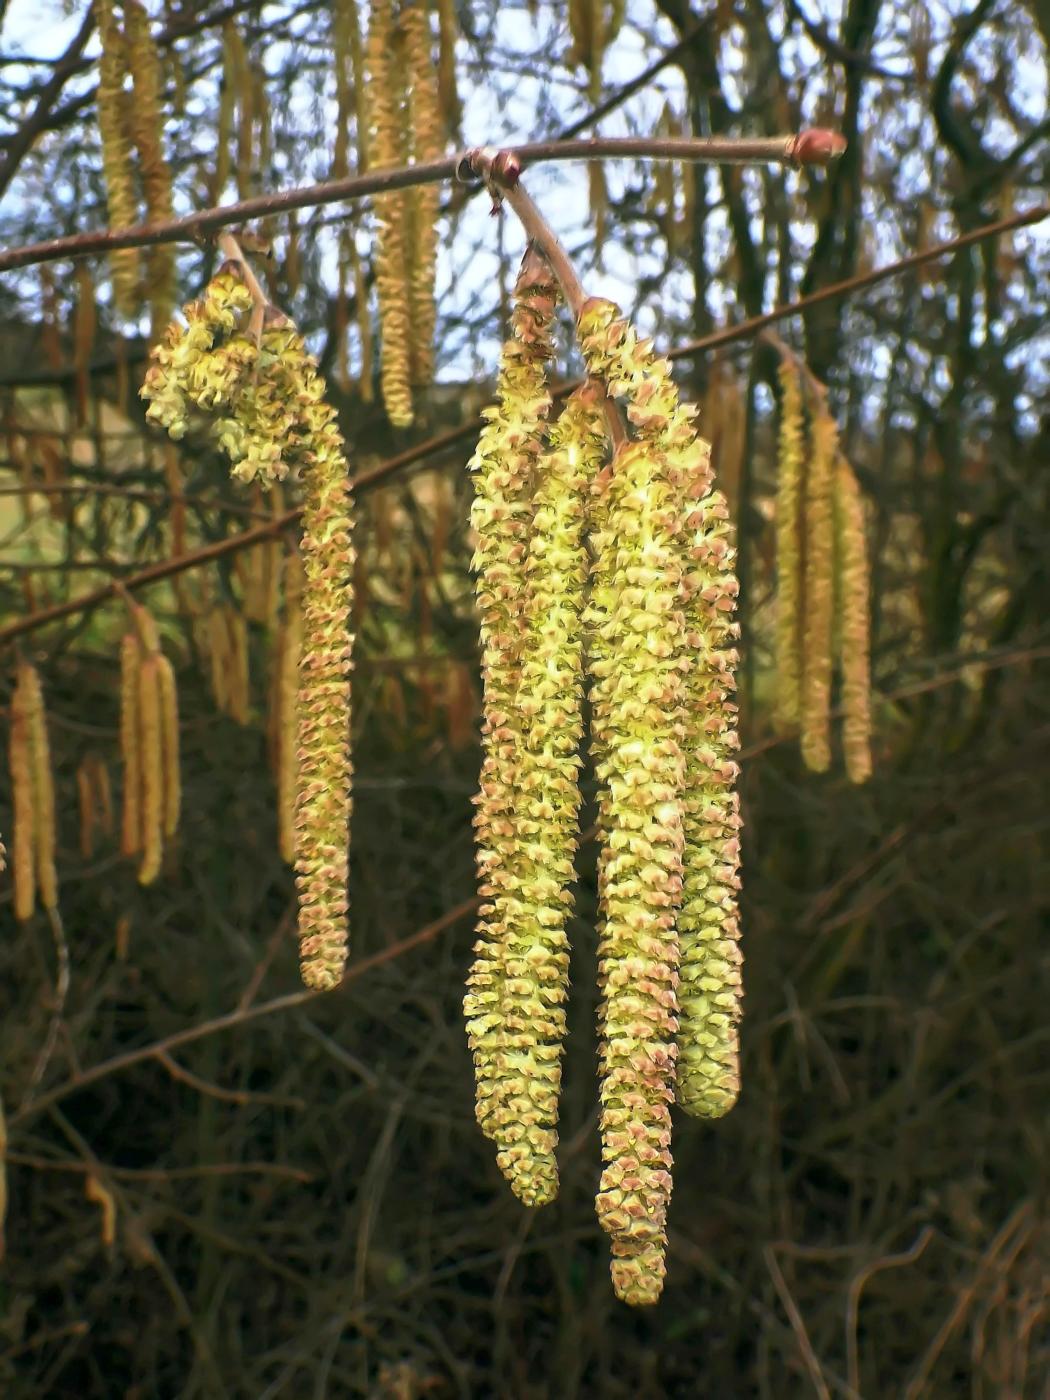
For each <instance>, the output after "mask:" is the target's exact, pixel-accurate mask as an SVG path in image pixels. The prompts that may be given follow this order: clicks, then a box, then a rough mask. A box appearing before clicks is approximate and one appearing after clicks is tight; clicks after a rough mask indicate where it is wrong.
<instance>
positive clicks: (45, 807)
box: [18, 661, 58, 909]
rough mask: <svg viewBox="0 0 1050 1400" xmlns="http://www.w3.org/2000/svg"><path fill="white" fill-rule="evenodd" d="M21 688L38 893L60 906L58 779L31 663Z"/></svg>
mask: <svg viewBox="0 0 1050 1400" xmlns="http://www.w3.org/2000/svg"><path fill="white" fill-rule="evenodd" d="M18 689H19V690H20V691H21V693H22V706H23V713H24V714H25V717H26V722H27V725H28V732H29V759H30V764H31V766H32V773H33V866H34V870H35V872H36V891H37V895H38V897H39V899H40V903H41V904H42V905H43V906H44V908H45V909H54V908H56V906H57V905H58V877H57V875H56V872H55V779H54V775H53V773H52V772H51V748H50V745H49V744H48V738H47V716H46V714H45V711H44V693H43V690H42V689H41V687H40V676H39V675H38V674H37V671H36V669H35V668H34V667H33V666H30V665H29V663H28V662H25V661H24V662H22V663H21V664H20V665H19V668H18Z"/></svg>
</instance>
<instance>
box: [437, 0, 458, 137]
mask: <svg viewBox="0 0 1050 1400" xmlns="http://www.w3.org/2000/svg"><path fill="white" fill-rule="evenodd" d="M437 12H438V102H439V103H440V106H441V117H442V121H443V124H444V129H445V130H446V131H449V132H458V131H459V123H460V118H461V116H462V111H463V109H462V104H461V103H460V100H459V92H458V91H457V89H456V33H457V25H456V6H455V0H437Z"/></svg>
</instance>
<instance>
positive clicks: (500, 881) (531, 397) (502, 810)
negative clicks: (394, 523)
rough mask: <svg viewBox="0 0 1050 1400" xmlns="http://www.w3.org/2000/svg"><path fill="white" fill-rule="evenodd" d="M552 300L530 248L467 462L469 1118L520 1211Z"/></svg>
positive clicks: (535, 1172)
mask: <svg viewBox="0 0 1050 1400" xmlns="http://www.w3.org/2000/svg"><path fill="white" fill-rule="evenodd" d="M556 301H557V294H556V292H555V289H554V286H553V278H552V275H551V272H550V269H549V267H548V266H547V264H546V262H545V260H544V259H543V258H541V257H540V256H539V254H537V253H535V252H534V251H533V250H531V249H530V250H529V251H528V252H527V253H526V255H525V259H524V261H523V263H522V267H521V271H520V272H519V274H518V280H517V285H516V287H515V306H514V311H513V315H512V323H511V324H512V338H511V339H510V340H508V341H507V342H506V343H505V344H504V346H503V351H502V355H501V358H500V371H499V378H498V382H497V390H496V395H497V403H496V404H495V405H494V406H493V407H491V408H488V409H486V410H485V417H486V418H487V420H488V421H487V423H486V424H485V427H484V429H483V430H482V433H481V437H480V439H479V441H478V446H477V449H476V451H475V453H474V456H473V458H472V459H471V462H470V469H471V470H472V471H473V473H474V504H473V506H472V509H471V524H472V526H473V529H474V531H475V533H476V537H477V545H476V549H475V553H474V559H473V568H474V570H475V572H476V575H477V578H476V596H477V605H478V611H479V614H480V623H481V651H482V659H481V667H482V676H483V681H484V700H483V720H482V754H483V759H482V767H481V781H480V790H479V793H478V796H477V798H476V806H477V810H476V813H475V818H474V826H475V833H476V843H477V869H478V887H479V892H480V894H481V896H482V898H483V900H484V903H483V904H482V907H481V913H480V918H479V924H478V934H479V937H478V941H477V943H476V944H475V947H474V952H475V959H474V963H473V966H472V968H471V971H470V974H469V976H468V979H467V994H466V997H465V998H464V1002H463V1009H464V1013H465V1015H466V1022H467V1039H468V1042H469V1044H470V1048H471V1050H472V1051H473V1055H474V1069H475V1078H476V1083H477V1117H478V1122H479V1124H480V1125H481V1128H482V1129H483V1131H484V1132H485V1133H486V1134H487V1135H488V1136H489V1137H491V1138H493V1139H494V1140H495V1141H496V1143H497V1146H498V1148H499V1151H500V1153H501V1154H504V1153H508V1151H509V1150H510V1149H513V1154H514V1161H513V1163H512V1162H511V1159H510V1157H509V1156H508V1157H505V1158H504V1159H503V1160H505V1161H506V1162H507V1165H508V1167H511V1166H513V1170H514V1176H513V1177H512V1184H514V1185H515V1189H518V1190H519V1191H520V1192H524V1193H525V1194H524V1195H523V1199H525V1198H526V1196H527V1197H528V1200H527V1203H528V1204H541V1203H543V1202H544V1201H547V1200H550V1199H552V1198H553V1196H554V1195H555V1193H556V1192H557V1181H558V1177H557V1166H556V1164H555V1161H554V1153H553V1140H552V1134H551V1132H550V1129H549V1128H548V1127H544V1126H540V1125H539V1123H538V1120H537V1115H536V1112H535V1110H534V1108H533V1107H532V1105H531V1103H530V1099H529V1093H530V1088H531V1085H530V1077H531V1075H532V1067H531V1066H530V1065H528V1064H527V1063H521V1062H518V1061H516V1060H515V1058H514V1056H513V1051H512V1046H511V1044H510V1040H509V1037H511V1036H513V1035H514V1034H515V1033H517V1032H518V1031H519V1030H520V1029H521V1027H520V1026H519V1025H518V1024H512V1023H509V1022H508V1021H507V1019H506V1018H505V1015H504V1009H505V1005H504V998H505V989H506V983H507V967H506V957H507V949H508V945H509V940H510V938H511V925H512V921H513V919H514V918H515V916H516V915H517V914H518V912H519V911H520V908H521V906H520V901H519V899H518V892H517V889H516V885H515V880H514V876H513V871H514V868H515V860H516V857H517V854H518V844H519V842H518V838H519V835H520V832H519V817H518V813H517V810H516V782H517V774H518V770H519V767H520V763H521V755H522V736H521V716H520V711H519V708H518V701H519V678H520V666H521V651H522V640H523V636H522V626H521V610H522V605H523V600H524V596H525V560H526V551H527V546H528V539H529V534H530V528H531V515H532V503H531V502H532V490H533V479H534V474H535V468H536V463H537V461H538V459H539V455H540V452H541V450H542V446H543V438H542V435H543V431H544V425H545V422H546V418H547V414H548V412H549V410H550V402H551V400H550V394H549V392H548V389H547V384H546V364H547V362H548V361H549V360H550V358H551V356H552V355H553V350H554V347H553V341H552V338H551V323H552V319H553V315H554V309H555V305H556ZM548 961H549V959H548ZM523 981H524V983H525V985H524V987H523V988H522V991H523V992H524V993H525V995H526V996H528V995H530V994H531V995H532V997H533V998H534V1000H535V1001H536V1002H537V1003H538V1004H539V1006H540V1007H542V997H541V995H540V994H539V992H538V990H537V988H538V985H539V983H538V979H535V978H533V979H530V978H528V977H526V978H525V979H523ZM515 994H517V993H515Z"/></svg>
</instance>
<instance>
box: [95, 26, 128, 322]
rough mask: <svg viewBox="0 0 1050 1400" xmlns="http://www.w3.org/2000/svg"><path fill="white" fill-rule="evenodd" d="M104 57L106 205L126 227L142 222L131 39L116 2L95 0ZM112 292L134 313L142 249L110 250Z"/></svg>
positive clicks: (101, 110) (113, 222) (122, 308)
mask: <svg viewBox="0 0 1050 1400" xmlns="http://www.w3.org/2000/svg"><path fill="white" fill-rule="evenodd" d="M95 14H96V16H97V19H98V33H99V40H100V42H101V45H102V57H101V59H100V60H99V82H98V125H99V134H100V136H101V138H102V173H103V176H104V178H105V182H106V208H107V211H108V216H109V224H110V227H111V228H127V227H130V226H131V225H132V224H135V223H137V222H138V200H137V198H136V196H135V181H134V175H133V172H132V167H131V135H130V132H129V131H128V128H127V125H126V121H125V117H126V103H125V101H124V80H125V79H126V77H127V75H128V53H127V42H126V40H125V37H124V35H123V34H122V33H121V30H120V26H119V25H118V23H117V19H116V15H115V14H114V8H113V0H95ZM110 266H111V267H112V269H113V294H114V298H115V301H116V305H117V310H118V311H119V312H120V313H121V314H122V315H124V316H134V315H135V314H136V313H137V311H138V307H139V252H138V249H136V248H121V249H118V250H117V251H116V252H113V253H111V254H110Z"/></svg>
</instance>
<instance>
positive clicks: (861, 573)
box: [835, 457, 871, 783]
mask: <svg viewBox="0 0 1050 1400" xmlns="http://www.w3.org/2000/svg"><path fill="white" fill-rule="evenodd" d="M835 536H836V551H835V557H836V563H837V566H838V579H837V589H836V594H837V599H838V608H839V627H838V638H839V667H840V669H841V672H842V709H843V720H842V751H843V756H844V758H845V762H846V773H847V776H848V777H849V779H850V781H851V782H854V783H863V782H866V781H867V780H868V778H870V777H871V635H870V624H869V619H868V609H869V596H868V594H869V584H868V553H867V546H866V544H865V539H864V502H863V500H862V499H861V494H860V487H859V486H858V485H857V478H856V477H855V476H854V474H853V469H852V467H851V466H850V464H849V463H848V462H847V461H846V460H845V458H843V457H839V459H838V461H837V462H836V464H835Z"/></svg>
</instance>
